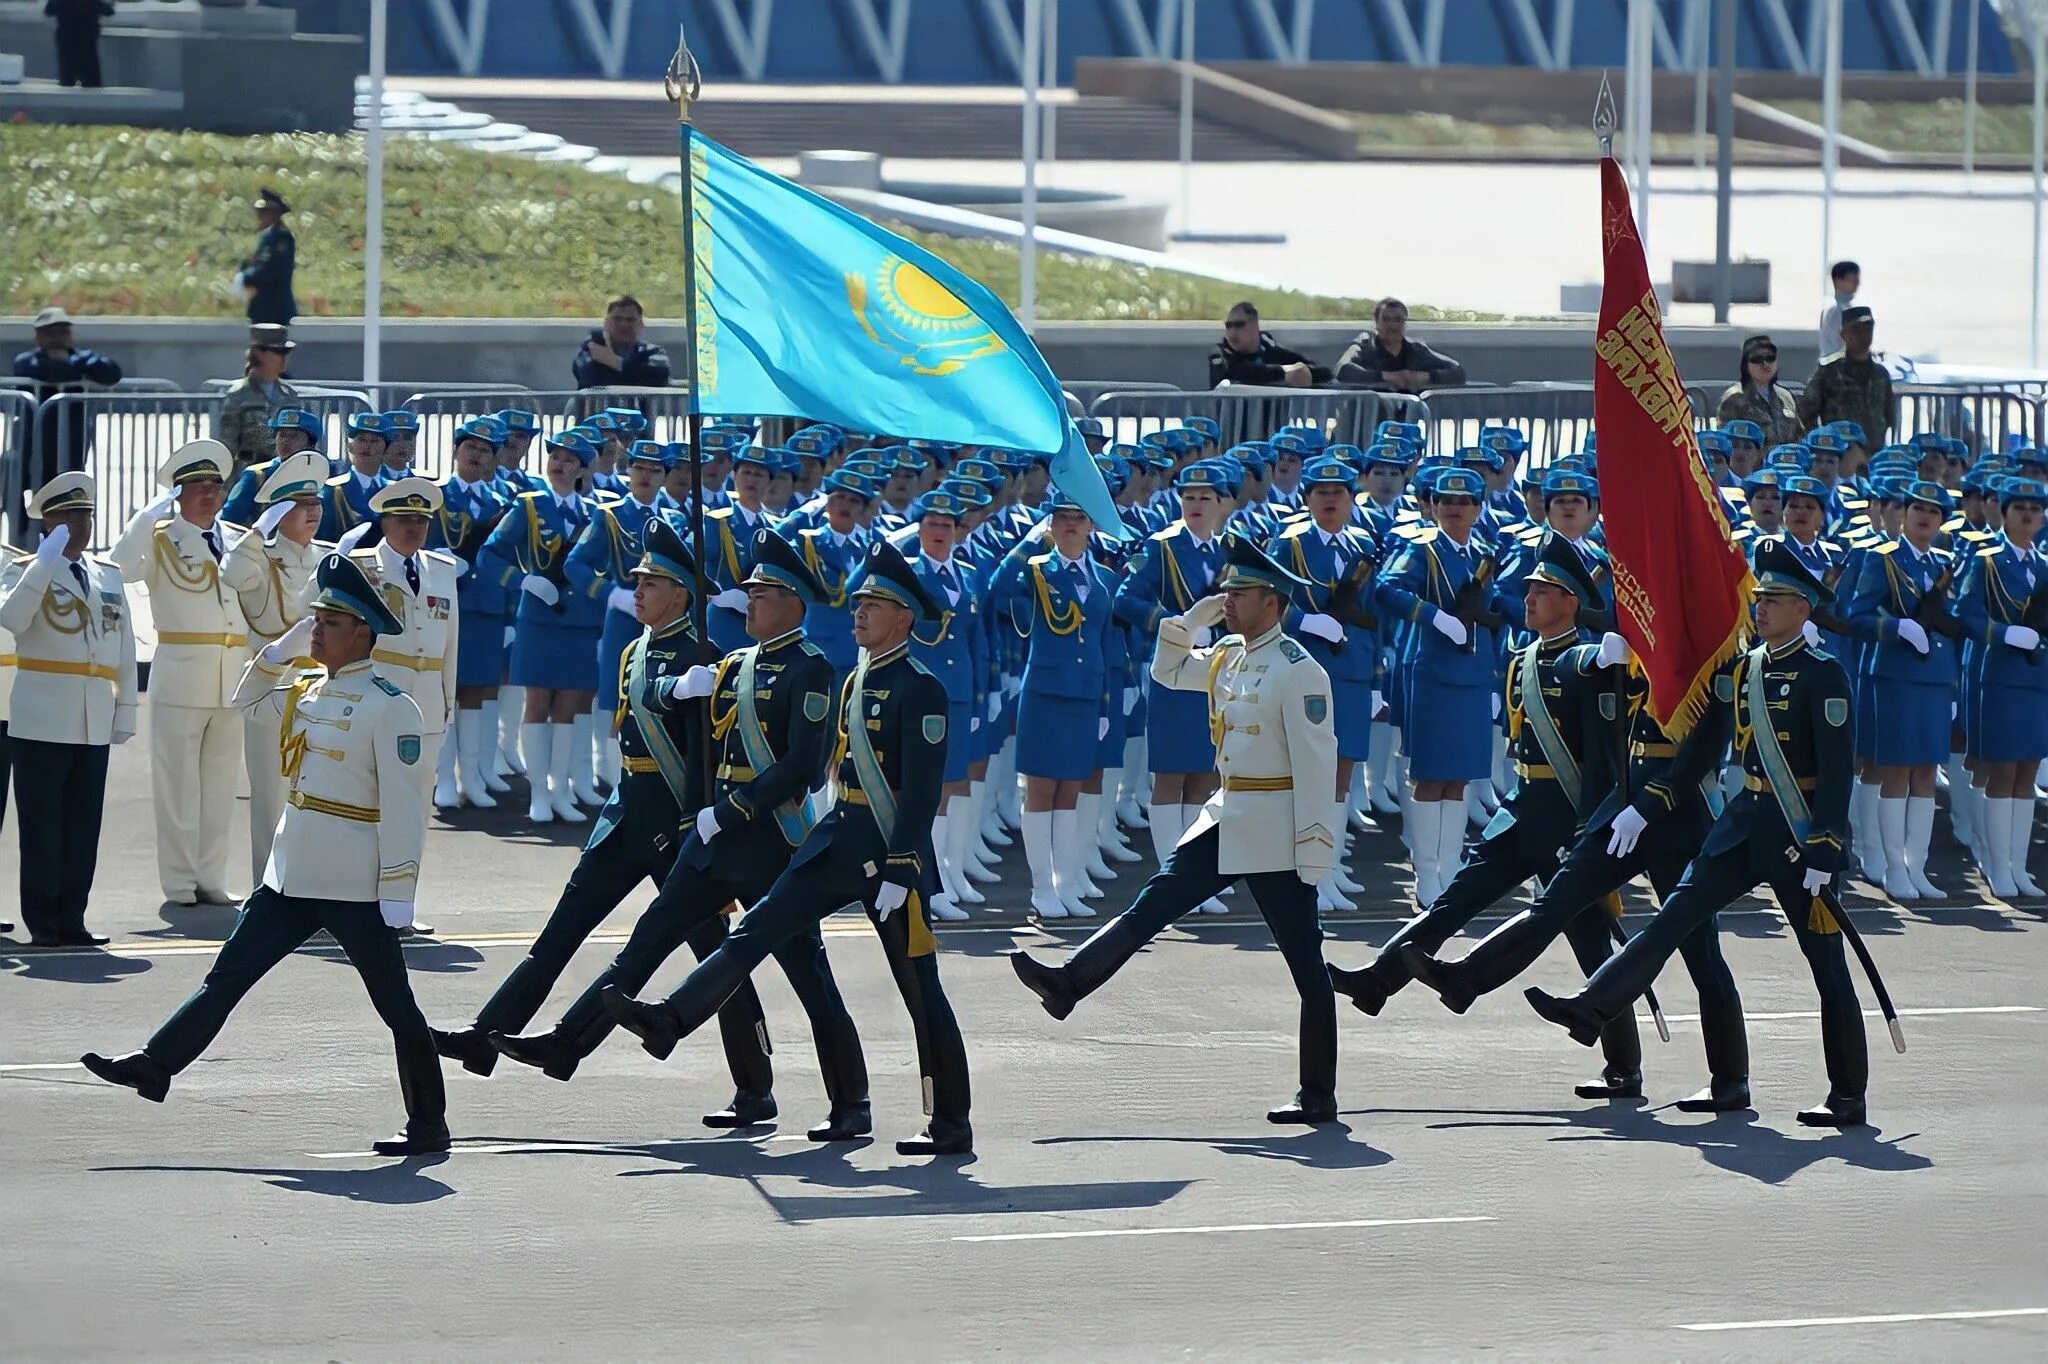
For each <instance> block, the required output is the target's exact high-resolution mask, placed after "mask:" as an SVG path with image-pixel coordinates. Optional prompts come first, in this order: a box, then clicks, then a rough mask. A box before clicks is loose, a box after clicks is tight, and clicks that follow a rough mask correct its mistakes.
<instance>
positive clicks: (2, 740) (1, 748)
mask: <svg viewBox="0 0 2048 1364" xmlns="http://www.w3.org/2000/svg"><path fill="white" fill-rule="evenodd" d="M13 751H14V742H13V740H12V739H10V738H8V736H7V722H6V721H5V720H0V829H4V828H6V827H7V780H8V776H9V774H10V773H11V772H12V770H13V767H14V759H13V757H12V756H11V755H12V753H13Z"/></svg>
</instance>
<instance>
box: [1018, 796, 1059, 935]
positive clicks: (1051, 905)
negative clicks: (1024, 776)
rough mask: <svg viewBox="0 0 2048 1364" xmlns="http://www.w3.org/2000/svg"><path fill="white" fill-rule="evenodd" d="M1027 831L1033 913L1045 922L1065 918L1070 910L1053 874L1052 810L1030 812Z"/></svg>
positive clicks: (1026, 816) (1025, 858) (1026, 823)
mask: <svg viewBox="0 0 2048 1364" xmlns="http://www.w3.org/2000/svg"><path fill="white" fill-rule="evenodd" d="M1023 832H1024V862H1025V865H1026V866H1028V867H1030V868H1031V912H1032V913H1033V914H1036V915H1037V916H1038V917H1039V918H1041V919H1064V918H1066V917H1067V907H1066V905H1065V904H1064V903H1063V902H1062V901H1061V900H1060V896H1059V888H1058V886H1057V884H1056V883H1055V882H1054V880H1053V874H1052V811H1050V810H1026V811H1025V812H1024V831H1023Z"/></svg>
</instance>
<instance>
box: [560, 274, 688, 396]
mask: <svg viewBox="0 0 2048 1364" xmlns="http://www.w3.org/2000/svg"><path fill="white" fill-rule="evenodd" d="M646 326H647V315H646V313H645V312H643V311H642V310H641V308H640V300H639V299H637V298H635V297H633V296H632V295H631V294H620V295H619V296H618V297H617V298H615V299H613V300H612V301H611V302H609V303H607V304H605V305H604V325H603V326H602V327H600V328H598V329H597V330H595V331H593V332H591V333H590V339H589V340H587V341H585V342H584V343H583V345H582V347H581V348H580V349H578V350H577V352H576V363H575V364H574V365H573V366H572V368H573V369H574V371H575V374H576V387H578V388H609V387H626V388H667V387H668V352H667V351H665V350H663V349H662V348H661V347H660V346H657V345H655V344H654V343H653V342H652V341H646V340H643V339H642V338H641V335H640V333H641V332H642V331H643V330H645V329H646Z"/></svg>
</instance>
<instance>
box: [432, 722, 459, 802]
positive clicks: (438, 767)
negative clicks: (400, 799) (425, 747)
mask: <svg viewBox="0 0 2048 1364" xmlns="http://www.w3.org/2000/svg"><path fill="white" fill-rule="evenodd" d="M461 804H462V790H461V788H460V787H458V786H457V785H456V784H455V731H454V730H452V729H444V730H442V731H441V747H440V748H439V749H437V750H436V751H435V753H434V808H435V809H436V810H453V809H455V808H456V807H458V806H459V805H461Z"/></svg>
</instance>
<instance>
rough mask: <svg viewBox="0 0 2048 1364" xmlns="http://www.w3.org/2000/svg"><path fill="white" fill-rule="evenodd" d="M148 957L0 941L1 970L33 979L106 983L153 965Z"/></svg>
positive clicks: (139, 972)
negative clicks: (19, 944)
mask: <svg viewBox="0 0 2048 1364" xmlns="http://www.w3.org/2000/svg"><path fill="white" fill-rule="evenodd" d="M150 965H151V962H150V961H149V959H148V958H147V957H120V956H115V955H114V954H113V953H111V952H81V951H79V950H78V949H77V948H54V949H53V948H44V947H21V946H17V945H14V944H10V943H5V942H0V971H9V972H12V973H13V974H15V975H17V976H27V977H28V978H30V979H31V980H56V981H63V982H66V983H67V984H71V985H105V984H107V983H108V982H109V981H115V980H119V979H121V978H122V977H123V976H134V975H140V974H141V973H142V972H144V971H147V970H148V969H149V968H150Z"/></svg>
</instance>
